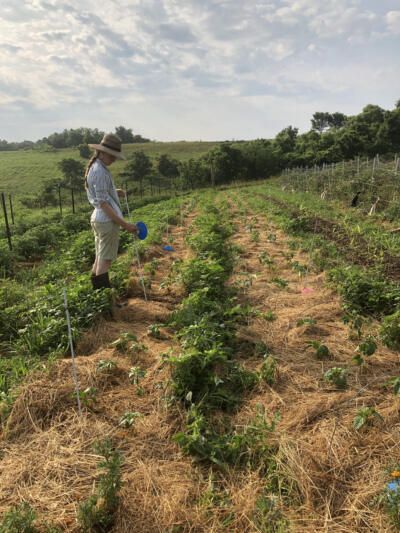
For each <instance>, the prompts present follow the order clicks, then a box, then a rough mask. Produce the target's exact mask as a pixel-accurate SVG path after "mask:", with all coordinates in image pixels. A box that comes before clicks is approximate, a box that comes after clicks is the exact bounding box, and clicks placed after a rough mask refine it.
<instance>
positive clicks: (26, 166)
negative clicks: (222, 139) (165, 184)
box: [0, 141, 219, 194]
mask: <svg viewBox="0 0 400 533" xmlns="http://www.w3.org/2000/svg"><path fill="white" fill-rule="evenodd" d="M218 144H219V143H218V142H200V141H199V142H186V141H180V142H165V143H163V142H149V143H143V144H142V143H140V144H128V145H125V146H124V147H123V150H124V152H125V154H126V155H127V157H129V156H130V155H131V154H133V153H134V152H135V151H138V150H143V152H145V153H146V154H147V155H148V156H149V157H151V158H152V159H156V158H157V157H158V156H160V155H161V154H168V155H169V156H170V157H173V158H175V159H178V160H180V161H186V160H188V159H190V158H192V157H199V156H201V155H203V154H205V153H206V152H208V151H209V150H211V148H213V147H214V146H216V145H218ZM71 157H72V158H75V159H81V158H80V156H79V152H78V149H77V148H76V149H71V148H63V149H55V150H54V151H53V150H52V151H40V150H18V151H15V152H0V191H4V192H7V193H13V194H31V193H35V192H37V188H38V186H39V185H40V183H42V182H43V181H45V180H46V179H49V178H55V177H60V178H61V173H60V171H59V169H58V167H57V164H58V163H59V162H60V161H61V160H62V159H65V158H71ZM82 161H85V160H84V159H82ZM124 165H125V163H124V161H118V162H116V163H115V164H114V165H113V167H112V171H113V175H114V176H115V177H118V174H119V173H120V172H121V171H122V169H123V168H124Z"/></svg>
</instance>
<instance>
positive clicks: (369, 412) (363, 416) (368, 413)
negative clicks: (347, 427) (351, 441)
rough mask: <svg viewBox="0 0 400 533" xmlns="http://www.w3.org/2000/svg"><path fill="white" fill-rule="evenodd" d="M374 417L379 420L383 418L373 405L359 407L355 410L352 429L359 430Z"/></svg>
mask: <svg viewBox="0 0 400 533" xmlns="http://www.w3.org/2000/svg"><path fill="white" fill-rule="evenodd" d="M376 418H378V419H379V420H383V417H382V416H381V415H380V414H379V413H378V411H377V410H376V409H375V408H374V407H361V409H359V410H358V411H357V414H356V416H355V417H354V420H353V427H354V429H356V430H357V431H359V430H360V429H361V428H363V427H364V426H367V425H369V424H371V423H372V421H373V420H374V419H376Z"/></svg>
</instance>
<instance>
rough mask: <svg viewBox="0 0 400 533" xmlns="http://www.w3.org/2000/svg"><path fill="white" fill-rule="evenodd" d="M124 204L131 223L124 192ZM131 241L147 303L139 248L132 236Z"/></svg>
mask: <svg viewBox="0 0 400 533" xmlns="http://www.w3.org/2000/svg"><path fill="white" fill-rule="evenodd" d="M125 203H126V210H127V211H128V220H129V221H131V213H130V211H129V204H128V197H127V195H126V191H125ZM132 241H133V247H134V248H135V251H136V260H137V264H138V271H139V279H140V283H141V284H142V289H143V294H144V299H145V300H146V302H147V292H146V287H145V284H144V279H143V275H142V264H141V262H140V255H139V248H138V247H137V246H136V241H135V236H134V235H133V234H132Z"/></svg>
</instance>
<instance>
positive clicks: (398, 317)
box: [380, 311, 400, 350]
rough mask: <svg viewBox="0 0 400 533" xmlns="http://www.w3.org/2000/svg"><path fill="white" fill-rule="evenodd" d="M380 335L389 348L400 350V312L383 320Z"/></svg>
mask: <svg viewBox="0 0 400 533" xmlns="http://www.w3.org/2000/svg"><path fill="white" fill-rule="evenodd" d="M380 335H381V339H382V342H383V343H384V344H385V345H386V346H387V347H388V348H392V349H393V350H400V311H396V312H395V313H393V314H392V315H390V316H387V317H385V318H384V319H383V322H382V327H381V331H380Z"/></svg>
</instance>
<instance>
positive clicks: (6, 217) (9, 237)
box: [1, 192, 12, 250]
mask: <svg viewBox="0 0 400 533" xmlns="http://www.w3.org/2000/svg"><path fill="white" fill-rule="evenodd" d="M1 202H2V204H3V212H4V220H5V223H6V233H7V241H8V247H9V248H10V250H12V242H11V232H10V226H9V224H8V216H7V208H6V197H5V194H4V192H2V193H1Z"/></svg>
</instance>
